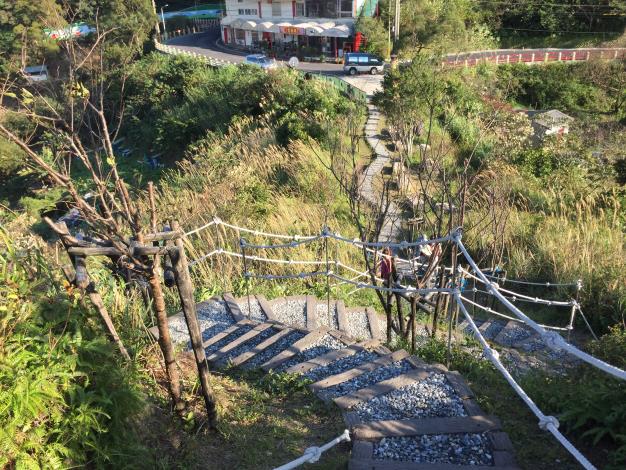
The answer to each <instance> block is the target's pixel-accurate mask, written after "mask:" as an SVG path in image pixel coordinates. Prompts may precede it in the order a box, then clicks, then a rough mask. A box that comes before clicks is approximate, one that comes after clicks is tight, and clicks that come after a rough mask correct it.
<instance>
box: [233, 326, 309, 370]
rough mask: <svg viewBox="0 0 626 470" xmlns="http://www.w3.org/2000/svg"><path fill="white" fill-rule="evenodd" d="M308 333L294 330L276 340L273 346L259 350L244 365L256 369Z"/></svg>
mask: <svg viewBox="0 0 626 470" xmlns="http://www.w3.org/2000/svg"><path fill="white" fill-rule="evenodd" d="M305 336H306V335H305V333H302V332H300V331H292V332H291V333H289V334H288V335H286V336H283V337H282V338H280V339H279V340H278V341H276V342H275V343H274V344H272V345H271V346H268V347H267V348H265V349H264V350H263V351H261V352H259V353H258V354H257V355H255V356H253V357H252V358H251V359H250V360H249V361H247V362H246V363H245V365H244V367H245V368H247V369H254V368H255V367H259V366H261V365H262V364H264V363H265V362H267V361H268V360H270V359H271V358H273V357H274V356H276V355H277V354H279V353H281V352H282V351H284V350H285V349H287V348H288V347H289V346H291V345H292V344H293V343H295V342H296V341H298V340H301V339H302V338H304V337H305Z"/></svg>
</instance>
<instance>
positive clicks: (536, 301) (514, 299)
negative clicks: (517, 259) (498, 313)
mask: <svg viewBox="0 0 626 470" xmlns="http://www.w3.org/2000/svg"><path fill="white" fill-rule="evenodd" d="M465 290H470V291H472V292H477V293H480V294H485V295H493V294H492V293H491V292H487V291H486V290H482V289H477V288H476V287H472V288H465ZM500 290H502V289H500ZM504 297H506V298H507V299H509V300H510V301H511V302H517V301H518V300H519V301H520V302H528V303H531V304H541V305H552V306H554V307H577V306H578V303H576V302H575V301H572V302H569V303H560V302H559V303H554V302H556V301H554V302H553V303H551V304H546V303H545V302H544V301H543V299H535V298H532V297H531V298H528V297H526V296H524V297H517V294H515V295H505V296H504ZM547 302H550V301H549V300H548V301H547Z"/></svg>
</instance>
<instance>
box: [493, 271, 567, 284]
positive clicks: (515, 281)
mask: <svg viewBox="0 0 626 470" xmlns="http://www.w3.org/2000/svg"><path fill="white" fill-rule="evenodd" d="M483 274H484V273H483ZM485 277H488V278H490V279H501V280H502V282H503V283H504V282H510V283H511V284H522V285H526V286H542V287H576V286H578V284H579V282H578V281H577V282H561V283H558V282H531V281H522V280H521V279H506V278H500V277H498V276H494V275H493V274H485Z"/></svg>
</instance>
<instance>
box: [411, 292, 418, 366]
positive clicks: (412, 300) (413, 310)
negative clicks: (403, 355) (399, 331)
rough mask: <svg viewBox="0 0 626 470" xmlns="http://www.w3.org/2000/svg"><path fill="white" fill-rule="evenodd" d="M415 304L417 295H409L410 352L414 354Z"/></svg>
mask: <svg viewBox="0 0 626 470" xmlns="http://www.w3.org/2000/svg"><path fill="white" fill-rule="evenodd" d="M416 304H417V297H416V296H415V295H414V296H412V297H411V353H413V354H415V329H416V327H417V325H416V319H415V315H416V313H417V308H416Z"/></svg>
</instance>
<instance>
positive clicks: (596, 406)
mask: <svg viewBox="0 0 626 470" xmlns="http://www.w3.org/2000/svg"><path fill="white" fill-rule="evenodd" d="M591 353H592V354H593V355H594V356H596V357H599V358H600V359H603V360H605V361H607V362H609V363H611V364H613V365H615V366H617V367H620V368H621V369H625V368H626V330H624V329H623V328H619V327H615V328H612V329H611V331H610V332H609V333H608V334H606V335H604V336H603V337H602V338H600V340H599V341H596V342H594V343H593V344H592V345H591ZM528 386H529V387H530V389H529V390H530V394H531V396H533V397H536V399H537V401H538V403H539V405H540V406H543V407H546V408H549V409H552V410H555V411H557V412H558V413H560V415H559V419H560V421H561V422H563V423H565V425H566V426H567V428H568V429H569V430H571V431H574V432H577V433H578V434H579V435H580V436H581V438H583V439H586V440H588V441H590V442H591V443H592V444H593V445H596V444H598V443H599V442H601V441H604V442H606V443H607V444H609V445H610V446H611V447H615V452H611V458H610V460H611V465H612V466H614V468H624V465H626V385H625V384H624V382H623V381H620V380H618V379H615V378H614V377H612V376H609V375H608V374H606V373H605V372H602V371H599V370H598V369H595V368H591V367H589V366H586V365H584V366H580V368H579V370H578V371H573V372H572V373H570V374H568V375H567V376H566V377H552V376H542V377H532V378H530V379H529V381H528Z"/></svg>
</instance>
